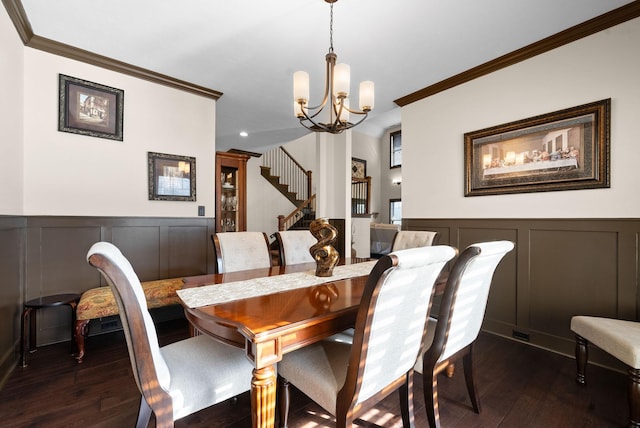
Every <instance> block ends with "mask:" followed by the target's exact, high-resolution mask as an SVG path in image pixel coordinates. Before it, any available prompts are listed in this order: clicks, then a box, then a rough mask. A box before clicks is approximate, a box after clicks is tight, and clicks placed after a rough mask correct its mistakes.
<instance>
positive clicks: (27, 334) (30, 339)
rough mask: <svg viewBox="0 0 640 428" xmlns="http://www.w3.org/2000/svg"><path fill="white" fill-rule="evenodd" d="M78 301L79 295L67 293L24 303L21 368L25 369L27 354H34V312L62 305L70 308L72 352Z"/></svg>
mask: <svg viewBox="0 0 640 428" xmlns="http://www.w3.org/2000/svg"><path fill="white" fill-rule="evenodd" d="M79 301H80V294H72V293H69V294H53V295H51V296H42V297H38V298H37V299H31V300H29V301H27V302H25V303H24V309H23V310H22V321H21V324H22V325H21V331H22V341H21V346H20V358H21V359H22V367H27V353H28V352H34V351H35V350H36V343H37V342H36V317H35V316H31V313H32V312H33V311H34V310H38V309H42V308H52V307H55V306H63V305H64V306H69V307H70V308H71V348H72V352H73V328H74V325H75V323H76V322H75V321H76V306H78V302H79ZM34 315H35V312H34Z"/></svg>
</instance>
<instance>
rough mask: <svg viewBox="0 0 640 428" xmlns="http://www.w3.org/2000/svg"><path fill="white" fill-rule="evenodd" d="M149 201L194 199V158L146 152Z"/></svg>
mask: <svg viewBox="0 0 640 428" xmlns="http://www.w3.org/2000/svg"><path fill="white" fill-rule="evenodd" d="M147 160H148V171H149V200H150V201H195V200H196V158H194V157H189V156H179V155H169V154H164V153H154V152H148V153H147Z"/></svg>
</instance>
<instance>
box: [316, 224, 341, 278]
mask: <svg viewBox="0 0 640 428" xmlns="http://www.w3.org/2000/svg"><path fill="white" fill-rule="evenodd" d="M309 231H310V232H311V234H312V235H313V236H314V237H315V238H316V239H317V240H318V242H317V243H316V244H313V245H312V246H311V248H309V252H310V253H311V256H312V257H313V258H314V260H315V261H316V276H322V277H326V276H331V275H333V268H334V267H335V265H336V264H338V259H339V258H340V254H339V253H338V251H337V250H336V249H335V248H334V247H333V244H334V243H335V242H336V238H337V237H338V231H337V229H336V228H335V227H333V226H332V225H331V224H329V222H328V221H327V219H326V218H318V219H315V220H314V221H312V222H311V225H310V226H309Z"/></svg>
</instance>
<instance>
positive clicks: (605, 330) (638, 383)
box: [571, 315, 640, 427]
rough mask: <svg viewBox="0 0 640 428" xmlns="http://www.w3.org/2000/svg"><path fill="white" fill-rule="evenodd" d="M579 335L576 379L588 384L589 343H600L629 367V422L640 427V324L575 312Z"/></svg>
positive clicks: (573, 328) (573, 321)
mask: <svg viewBox="0 0 640 428" xmlns="http://www.w3.org/2000/svg"><path fill="white" fill-rule="evenodd" d="M571 331H573V332H574V333H575V334H576V351H575V352H576V365H577V375H576V382H578V383H579V384H581V385H586V383H587V376H586V370H587V360H588V359H589V353H588V345H589V343H591V344H592V345H595V346H597V347H598V348H600V349H601V350H603V351H605V352H607V353H608V354H610V355H612V356H614V357H615V358H617V359H618V360H620V361H621V362H623V363H624V364H625V365H626V366H627V370H628V374H629V387H628V388H627V391H628V392H627V394H628V401H629V425H628V426H630V427H638V426H640V323H639V322H635V321H627V320H621V319H613V318H603V317H592V316H585V315H576V316H573V317H571Z"/></svg>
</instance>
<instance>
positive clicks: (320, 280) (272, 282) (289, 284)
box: [176, 260, 377, 308]
mask: <svg viewBox="0 0 640 428" xmlns="http://www.w3.org/2000/svg"><path fill="white" fill-rule="evenodd" d="M376 262H377V261H376V260H373V261H368V262H364V263H356V264H352V265H343V266H336V267H335V268H334V269H333V276H329V277H320V276H316V275H315V270H310V271H306V272H296V273H287V274H284V275H275V276H265V277H262V278H253V279H246V280H242V281H234V282H227V283H222V284H212V285H204V286H201V287H194V288H185V289H182V290H177V291H176V292H177V293H178V296H180V298H181V299H182V301H183V302H184V304H185V305H186V306H188V307H189V308H198V307H200V306H208V305H217V304H219V303H226V302H231V301H233V300H239V299H246V298H249V297H256V296H263V295H267V294H273V293H278V292H281V291H287V290H293V289H296V288H304V287H312V286H314V285H320V284H325V283H327V282H333V281H339V280H341V279H347V278H355V277H357V276H364V275H369V273H370V272H371V269H373V266H374V265H375V264H376Z"/></svg>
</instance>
